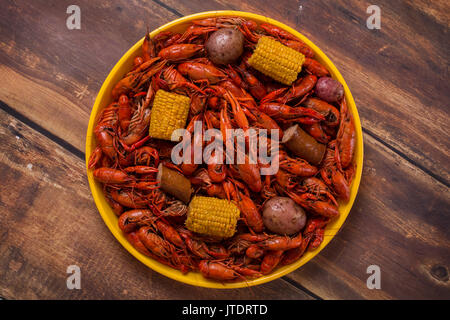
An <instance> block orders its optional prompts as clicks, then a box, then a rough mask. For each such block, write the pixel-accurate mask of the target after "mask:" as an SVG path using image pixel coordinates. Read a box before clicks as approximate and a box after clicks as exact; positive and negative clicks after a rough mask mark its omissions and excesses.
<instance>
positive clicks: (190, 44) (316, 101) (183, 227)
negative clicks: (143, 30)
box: [88, 17, 356, 282]
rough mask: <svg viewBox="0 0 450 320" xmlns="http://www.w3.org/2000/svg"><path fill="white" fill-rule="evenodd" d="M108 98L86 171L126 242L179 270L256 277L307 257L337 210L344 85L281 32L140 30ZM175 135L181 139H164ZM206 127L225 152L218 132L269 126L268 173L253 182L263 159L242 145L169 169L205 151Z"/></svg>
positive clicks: (345, 135)
mask: <svg viewBox="0 0 450 320" xmlns="http://www.w3.org/2000/svg"><path fill="white" fill-rule="evenodd" d="M111 96H112V100H113V102H112V103H111V104H110V105H109V106H107V107H105V108H104V109H102V110H101V111H100V113H99V115H98V117H97V122H96V126H95V128H94V133H95V137H96V141H97V147H96V148H95V150H94V151H93V153H92V154H91V155H90V159H89V163H88V167H89V169H90V170H93V176H94V178H95V179H96V180H97V181H98V182H99V183H101V184H102V187H103V192H104V195H105V197H106V200H107V201H108V203H109V204H110V206H111V208H112V210H113V211H114V212H115V214H116V215H117V216H118V224H119V227H120V229H121V230H122V231H123V232H124V234H125V235H126V237H127V239H128V241H129V242H130V243H131V244H132V245H133V246H134V247H135V248H136V249H137V250H138V251H139V252H141V253H142V254H144V255H146V256H149V257H151V258H153V259H155V260H157V261H159V262H161V263H163V264H165V265H168V266H170V267H172V268H175V269H178V270H180V271H181V272H183V273H187V272H190V271H197V272H200V273H201V274H202V275H203V276H204V277H206V278H208V279H213V280H216V281H221V282H226V281H241V280H244V279H248V278H257V277H261V276H263V275H266V274H269V273H271V272H273V270H274V269H275V268H276V267H277V266H283V265H287V264H291V263H293V262H295V261H297V260H298V259H299V258H300V257H301V256H302V255H303V254H304V253H305V252H306V251H308V250H315V249H317V248H318V247H319V245H320V244H321V243H322V241H323V239H324V236H325V234H324V233H325V227H326V226H327V224H328V223H329V222H330V221H332V220H333V219H335V218H336V217H338V216H339V211H338V206H339V204H338V200H339V201H340V202H346V201H348V200H349V197H350V184H351V181H352V178H353V175H354V172H355V165H354V162H353V154H354V149H355V142H356V141H355V140H356V134H355V126H354V122H353V118H352V115H351V113H350V112H349V110H348V108H347V104H346V101H345V98H344V88H343V86H342V84H340V83H339V82H338V81H336V80H335V79H332V78H331V76H330V72H329V70H327V68H326V67H325V66H323V65H322V64H321V63H320V62H319V61H317V60H315V59H314V52H313V51H312V50H311V48H309V47H308V46H307V45H306V44H305V43H303V42H302V41H301V40H300V39H298V38H297V37H295V36H293V35H292V34H290V33H288V32H286V31H284V30H283V29H280V28H278V27H276V26H273V25H271V24H268V23H261V24H257V23H256V22H254V21H252V20H246V19H242V18H239V17H216V18H208V19H204V20H196V21H192V22H191V23H190V25H189V26H188V27H187V29H186V31H185V32H183V33H173V32H169V31H168V32H161V33H159V34H157V35H156V36H154V37H153V38H151V37H150V35H149V33H148V32H147V34H146V36H145V39H144V41H143V44H142V52H141V54H140V55H139V56H137V57H136V58H135V59H134V63H133V66H132V69H131V70H130V71H129V72H128V73H127V74H125V75H124V77H123V78H122V79H121V80H120V81H119V82H118V83H117V84H116V85H115V87H114V88H113V90H112V92H111ZM195 123H201V124H202V126H201V128H202V129H201V130H202V131H201V132H200V138H199V137H198V136H199V135H198V134H197V135H196V134H194V131H195V130H194V127H195ZM177 129H185V131H184V132H185V133H184V135H183V136H182V137H175V138H174V135H173V132H174V131H175V130H177ZM208 129H217V130H218V132H219V133H220V134H219V136H215V138H214V139H216V140H221V141H222V142H224V143H225V142H227V143H228V142H234V139H236V137H234V136H231V135H230V134H229V132H230V131H229V130H230V129H240V130H242V132H244V133H248V132H250V131H251V132H254V133H255V135H254V137H256V139H262V134H261V133H260V132H262V131H263V130H264V131H266V132H269V133H270V132H274V131H275V130H278V131H277V132H278V134H279V138H280V140H281V141H280V143H279V144H278V143H277V144H276V146H277V147H276V148H270V155H271V156H272V157H276V159H277V160H278V166H279V169H278V170H277V171H276V172H274V173H273V174H267V172H266V173H265V174H264V173H263V172H264V171H263V170H262V169H263V168H265V167H267V166H268V164H267V163H263V162H260V161H256V162H255V161H253V162H252V161H250V156H249V152H250V149H251V146H250V142H249V139H248V136H246V138H245V139H244V145H245V148H246V149H245V148H244V149H245V150H244V161H242V163H239V162H237V163H229V162H226V161H219V160H218V159H219V158H220V157H214V158H213V160H217V161H210V162H208V163H204V162H202V163H198V162H196V161H194V157H195V153H194V148H189V147H187V148H185V149H182V153H183V154H182V155H183V156H184V157H183V159H184V160H183V162H181V163H176V161H173V160H172V159H173V155H172V154H173V149H174V147H175V146H176V145H178V144H180V141H182V143H184V144H186V145H187V144H190V143H191V142H192V145H194V143H197V144H200V147H201V148H202V150H205V148H207V147H208V145H210V144H211V143H212V142H214V139H211V140H209V141H208V140H207V139H203V137H202V135H204V134H205V131H206V130H208ZM194 140H197V141H194ZM266 141H268V145H269V146H270V145H272V144H273V145H275V144H274V142H273V141H271V140H270V138H266ZM219 150H220V151H217V150H216V151H215V153H219V154H221V155H222V153H223V158H227V157H229V156H230V154H229V151H228V150H227V151H225V150H222V149H219ZM237 151H238V150H235V149H234V150H233V151H232V153H234V152H237ZM241 151H242V150H241ZM186 159H188V160H189V161H185V160H186Z"/></svg>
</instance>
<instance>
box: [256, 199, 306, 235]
mask: <svg viewBox="0 0 450 320" xmlns="http://www.w3.org/2000/svg"><path fill="white" fill-rule="evenodd" d="M262 217H263V221H264V225H265V226H266V228H267V229H268V230H270V231H272V232H274V233H277V234H280V235H292V234H294V233H297V232H299V231H300V230H302V229H303V228H304V227H305V224H306V213H305V210H303V209H302V207H300V206H299V205H298V204H296V203H295V202H294V200H292V199H291V198H289V197H273V198H271V199H269V200H268V201H266V203H265V204H264V207H263V213H262Z"/></svg>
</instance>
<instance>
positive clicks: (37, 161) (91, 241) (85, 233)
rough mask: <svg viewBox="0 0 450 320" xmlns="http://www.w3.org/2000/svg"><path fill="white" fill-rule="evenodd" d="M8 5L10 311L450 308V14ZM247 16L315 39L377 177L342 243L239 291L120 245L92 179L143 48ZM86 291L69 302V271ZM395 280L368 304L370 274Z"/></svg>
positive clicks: (1, 269) (285, 7)
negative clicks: (238, 305)
mask: <svg viewBox="0 0 450 320" xmlns="http://www.w3.org/2000/svg"><path fill="white" fill-rule="evenodd" d="M69 4H71V3H68V2H65V1H43V0H36V1H32V2H30V1H24V0H16V1H8V0H0V8H1V10H0V75H1V79H2V83H1V85H0V101H1V102H0V109H2V110H1V111H0V137H1V140H2V143H1V144H0V150H1V152H0V174H1V175H0V177H1V180H2V183H1V184H0V210H1V214H0V296H1V297H3V298H6V299H28V298H31V299H52V298H61V299H72V298H76V299H101V298H111V299H127V298H131V299H185V298H198V299H201V298H214V299H241V298H242V299H245V298H246V299H265V298H268V297H270V298H272V299H317V298H322V299H348V298H355V299H401V298H408V299H417V298H425V299H442V298H446V299H450V281H449V275H448V269H449V267H450V236H449V231H448V230H449V227H450V209H449V208H450V193H449V184H450V161H449V149H450V144H449V124H448V118H447V117H448V115H449V101H450V85H449V81H448V80H449V60H450V59H449V58H450V56H449V55H450V48H449V42H448V34H449V27H450V16H449V14H448V12H450V11H449V9H450V6H449V5H448V2H447V1H445V0H443V1H433V2H432V4H429V3H428V1H424V0H414V1H387V0H383V1H381V0H380V1H378V3H377V5H379V6H380V8H381V14H382V20H381V29H380V30H369V29H367V28H366V19H367V17H368V14H367V13H366V9H367V7H368V6H369V5H370V4H371V3H370V2H367V1H357V0H351V1H312V0H308V1H288V0H278V1H263V0H259V1H257V0H246V1H240V0H231V1H222V0H215V1H201V0H190V1H187V0H186V1H178V0H154V1H126V0H118V1H104V0H102V1H95V2H93V1H84V0H83V1H81V0H80V1H78V2H77V5H79V6H80V8H81V14H82V22H81V27H82V29H81V30H73V31H71V30H68V29H67V28H66V18H67V16H68V15H67V14H66V9H67V6H68V5H69ZM223 9H235V10H242V11H250V12H254V13H259V14H263V15H267V16H270V17H272V18H274V19H277V20H279V21H281V22H284V23H286V24H287V25H290V26H291V27H293V28H295V29H297V30H299V31H300V32H302V33H303V34H305V35H306V36H307V37H309V38H310V39H311V40H312V41H313V42H314V43H315V44H316V45H318V46H319V47H320V48H321V49H322V50H323V51H324V52H325V53H326V54H327V55H328V56H329V57H330V58H331V60H332V61H333V62H334V63H335V65H336V66H337V67H338V69H339V70H340V71H341V73H342V75H343V76H344V78H345V79H346V81H347V84H348V86H349V87H350V89H351V91H352V93H353V96H354V98H355V101H356V103H357V106H358V110H359V113H360V117H361V120H362V124H363V132H364V143H365V145H364V148H365V150H364V151H365V160H364V172H363V178H362V182H361V186H360V191H359V194H358V197H357V200H356V203H355V205H354V207H353V209H352V211H351V213H350V215H349V217H348V219H347V221H346V223H345V225H344V227H343V229H342V230H341V231H340V232H339V234H338V235H337V236H336V237H335V238H334V239H333V241H332V242H331V243H330V244H329V245H328V246H327V247H326V248H325V249H324V250H323V251H322V252H321V253H320V254H319V255H318V256H317V257H315V258H314V259H313V260H311V261H310V262H309V263H307V264H306V265H305V266H303V267H302V268H300V269H298V270H297V271H295V272H293V273H291V274H289V275H288V276H286V277H283V278H282V279H279V280H276V281H273V282H270V283H268V284H265V285H261V286H257V287H252V288H248V289H238V290H228V291H221V290H211V289H203V288H196V287H191V286H188V285H184V284H181V283H178V282H175V281H173V280H170V279H168V278H165V277H164V276H161V275H159V274H158V273H156V272H153V271H152V270H150V269H148V268H147V267H145V266H144V265H143V264H141V263H140V262H139V261H137V260H136V259H134V258H133V257H132V256H131V255H130V254H129V253H128V252H127V251H126V250H125V249H123V248H122V246H121V245H120V244H119V243H118V242H117V241H116V240H115V239H114V237H113V236H112V235H111V233H110V232H109V231H108V230H107V228H106V226H105V225H104V223H103V221H102V220H101V218H100V215H99V214H98V212H97V209H96V207H95V204H94V202H93V200H92V196H91V194H90V191H89V188H88V184H87V178H86V176H85V165H84V144H85V133H86V128H87V123H88V119H89V114H90V111H91V108H92V105H93V102H94V100H95V97H96V93H97V92H98V90H99V88H100V86H101V84H102V82H103V80H104V79H105V78H106V75H107V74H108V72H109V71H110V70H111V68H112V66H113V65H114V64H115V62H116V61H117V60H118V59H119V58H120V57H121V56H122V54H123V53H124V52H125V51H126V50H127V49H128V48H129V47H130V46H131V45H132V44H134V43H135V42H136V41H137V40H138V39H140V38H141V37H142V36H143V34H144V33H145V29H146V26H147V25H148V26H149V28H150V29H153V28H156V27H158V26H160V25H162V24H164V23H166V22H169V21H171V20H173V19H175V18H178V17H180V16H183V15H187V14H191V13H195V12H201V11H207V10H223ZM72 264H76V265H78V266H80V268H81V270H82V289H81V290H68V289H67V288H66V278H67V274H66V268H67V266H69V265H72ZM369 265H378V266H380V269H381V289H380V290H369V289H368V288H367V286H366V280H367V277H368V276H369V275H368V274H367V273H366V269H367V267H368V266H369Z"/></svg>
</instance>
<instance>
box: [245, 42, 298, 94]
mask: <svg viewBox="0 0 450 320" xmlns="http://www.w3.org/2000/svg"><path fill="white" fill-rule="evenodd" d="M304 61H305V56H304V55H303V54H302V53H300V52H298V51H296V50H294V49H292V48H289V47H287V46H285V45H283V44H282V43H280V42H278V41H276V40H274V39H272V38H270V37H261V38H260V39H259V40H258V43H257V45H256V49H255V51H253V54H252V56H251V57H250V59H248V63H249V64H250V65H251V66H252V67H253V68H255V69H256V70H258V71H260V72H262V73H264V74H265V75H267V76H269V77H271V78H272V79H274V80H276V81H279V82H281V83H283V84H286V85H291V84H292V82H294V81H295V80H296V79H297V76H298V73H299V72H300V71H301V70H302V64H303V62H304Z"/></svg>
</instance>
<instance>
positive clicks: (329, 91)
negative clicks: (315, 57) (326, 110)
mask: <svg viewBox="0 0 450 320" xmlns="http://www.w3.org/2000/svg"><path fill="white" fill-rule="evenodd" d="M316 95H317V96H318V97H319V98H320V99H322V100H325V101H327V102H339V101H340V100H341V99H342V97H343V96H344V87H343V86H342V84H341V83H340V82H339V81H336V80H334V79H333V78H330V77H322V78H320V79H319V80H318V81H317V84H316Z"/></svg>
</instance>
